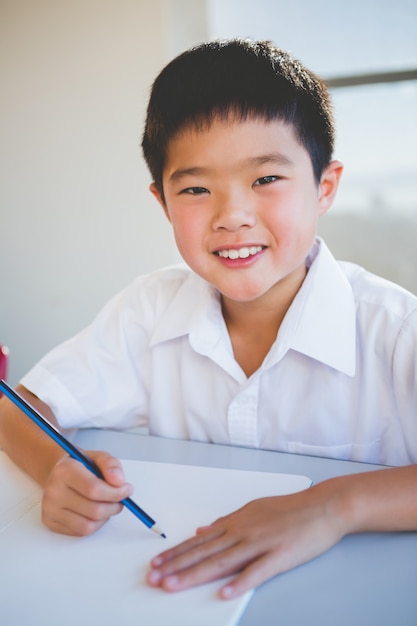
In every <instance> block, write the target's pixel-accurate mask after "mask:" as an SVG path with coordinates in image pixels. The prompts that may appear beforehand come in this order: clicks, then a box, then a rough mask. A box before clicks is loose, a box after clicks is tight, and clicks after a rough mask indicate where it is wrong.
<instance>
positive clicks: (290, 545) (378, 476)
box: [148, 465, 417, 598]
mask: <svg viewBox="0 0 417 626" xmlns="http://www.w3.org/2000/svg"><path fill="white" fill-rule="evenodd" d="M416 494H417V465H410V466H407V467H400V468H392V469H391V468H390V469H383V470H378V471H372V472H365V473H361V474H355V475H350V476H342V477H338V478H333V479H330V480H326V481H324V482H322V483H319V484H317V485H314V486H313V487H311V488H310V489H307V490H306V491H302V492H299V493H295V494H291V495H289V496H278V497H272V498H263V499H260V500H255V501H253V502H250V503H249V504H247V505H246V506H244V507H243V508H242V509H239V510H238V511H236V512H235V513H232V514H231V515H227V516H226V517H223V518H221V519H219V520H217V521H216V522H214V524H212V525H211V526H208V527H205V528H202V529H199V530H197V534H196V536H195V537H193V538H192V539H189V540H188V541H186V542H184V543H182V544H180V545H179V546H177V547H175V548H173V549H171V550H168V551H166V552H164V553H162V554H161V555H159V556H157V557H156V558H155V559H154V560H153V561H152V563H151V567H152V569H151V571H150V573H149V575H148V581H149V583H150V584H151V585H153V586H160V587H163V588H164V589H166V590H167V591H177V590H181V589H186V588H188V587H191V586H194V585H197V584H200V583H204V582H208V581H211V580H216V579H218V578H221V577H224V576H230V575H235V574H236V576H235V578H234V579H232V580H231V581H230V582H228V583H227V584H226V585H224V586H223V587H222V588H221V589H220V595H221V597H223V598H232V597H235V596H238V595H240V594H242V593H244V592H245V591H247V590H249V589H252V588H254V587H257V586H258V585H260V584H261V583H262V582H264V581H266V580H267V579H268V578H271V577H272V576H275V575H276V574H280V573H283V572H285V571H287V570H289V569H291V568H293V567H296V566H297V565H300V564H301V563H305V562H307V561H309V560H311V559H313V558H315V557H316V556H318V555H320V554H322V553H323V552H325V551H326V550H328V549H329V548H331V547H332V546H333V545H335V544H336V543H337V542H338V541H340V539H341V538H342V537H344V536H345V535H347V534H351V533H359V532H385V531H388V532H389V531H409V530H417V495H416Z"/></svg>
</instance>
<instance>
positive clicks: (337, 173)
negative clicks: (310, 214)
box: [319, 161, 343, 216]
mask: <svg viewBox="0 0 417 626" xmlns="http://www.w3.org/2000/svg"><path fill="white" fill-rule="evenodd" d="M342 172H343V163H341V162H340V161H331V162H330V163H329V165H328V166H327V167H326V169H325V170H324V172H323V174H322V177H321V179H320V184H319V215H320V216H321V215H324V214H325V213H327V211H328V210H329V209H330V207H331V206H332V204H333V201H334V199H335V196H336V192H337V188H338V186H339V180H340V177H341V175H342Z"/></svg>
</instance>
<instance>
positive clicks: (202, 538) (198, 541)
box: [151, 526, 224, 567]
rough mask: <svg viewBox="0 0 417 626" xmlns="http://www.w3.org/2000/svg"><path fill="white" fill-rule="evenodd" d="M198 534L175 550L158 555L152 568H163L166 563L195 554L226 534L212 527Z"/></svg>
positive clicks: (153, 560) (153, 561) (152, 562)
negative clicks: (185, 555)
mask: <svg viewBox="0 0 417 626" xmlns="http://www.w3.org/2000/svg"><path fill="white" fill-rule="evenodd" d="M197 532H198V534H197V535H195V536H194V537H191V539H187V540H186V541H183V542H182V543H180V544H178V545H177V546H175V547H174V548H170V549H169V550H165V551H164V552H161V553H160V554H158V555H157V556H156V557H155V558H154V559H152V561H151V566H153V567H161V566H162V565H163V564H164V563H168V562H169V561H172V560H173V559H177V558H179V557H181V556H182V555H184V554H190V553H193V551H197V549H198V548H200V547H204V546H207V544H208V543H209V542H210V541H213V540H216V539H218V538H220V537H221V536H222V535H223V534H224V531H223V530H222V529H220V528H219V529H215V530H213V529H212V527H210V526H207V527H205V529H204V531H203V530H202V529H198V530H197Z"/></svg>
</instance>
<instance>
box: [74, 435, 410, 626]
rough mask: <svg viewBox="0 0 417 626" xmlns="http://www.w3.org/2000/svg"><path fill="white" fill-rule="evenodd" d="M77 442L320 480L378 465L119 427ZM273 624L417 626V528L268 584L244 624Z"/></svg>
mask: <svg viewBox="0 0 417 626" xmlns="http://www.w3.org/2000/svg"><path fill="white" fill-rule="evenodd" d="M76 443H77V444H78V445H80V446H82V447H83V448H85V449H103V450H107V451H109V452H111V453H112V454H114V455H115V456H118V457H121V458H131V459H143V460H148V461H162V462H167V463H182V464H190V465H205V466H210V467H227V468H235V469H249V470H256V471H268V472H282V473H289V474H291V473H293V474H304V475H307V476H309V477H310V478H311V479H312V480H313V481H314V482H320V481H321V480H324V479H326V478H330V477H332V476H340V475H343V474H351V473H358V472H363V471H366V470H372V469H376V468H377V466H372V465H363V464H359V463H351V462H346V461H333V460H329V459H320V458H315V457H303V456H300V455H289V454H283V453H277V452H266V451H260V450H250V449H244V448H235V447H233V448H231V447H228V446H218V445H214V444H201V443H194V442H189V441H175V440H170V439H161V438H156V437H149V436H142V435H137V434H127V433H120V432H112V431H98V430H85V431H79V432H78V433H77V436H76ZM416 497H417V494H416ZM273 624H277V625H278V624H279V625H280V626H362V625H363V626H365V625H366V626H394V625H395V626H417V533H402V534H394V533H393V534H384V535H382V534H381V535H378V534H366V535H365V534H364V535H356V536H350V537H345V538H344V539H343V540H342V541H341V542H340V543H339V544H338V545H337V546H335V547H334V548H333V549H332V550H330V551H329V552H327V553H326V554H324V555H322V556H321V557H319V558H317V559H315V560H314V561H312V562H310V563H306V564H305V565H302V566H301V567H298V568H297V569H295V570H292V571H291V572H288V573H286V574H283V575H281V576H278V577H276V578H274V579H272V580H270V581H269V582H267V583H266V584H264V585H262V587H260V588H259V589H258V590H257V591H256V593H255V595H254V596H253V599H252V600H251V602H250V604H249V606H248V608H247V610H246V611H245V613H244V615H243V617H242V619H241V621H240V622H239V626H270V625H273ZM213 626H215V625H213Z"/></svg>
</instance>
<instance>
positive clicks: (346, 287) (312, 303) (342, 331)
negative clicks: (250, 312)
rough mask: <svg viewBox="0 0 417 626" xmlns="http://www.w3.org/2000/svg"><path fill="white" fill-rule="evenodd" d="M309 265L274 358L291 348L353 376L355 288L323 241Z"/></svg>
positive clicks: (307, 261)
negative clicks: (353, 288)
mask: <svg viewBox="0 0 417 626" xmlns="http://www.w3.org/2000/svg"><path fill="white" fill-rule="evenodd" d="M306 263H307V267H308V273H307V276H306V278H305V280H304V283H303V284H302V286H301V289H300V290H299V292H298V293H297V295H296V297H295V298H294V301H293V303H292V304H291V307H290V308H289V310H288V312H287V315H286V316H285V318H284V321H283V323H282V325H281V328H280V331H279V333H278V339H277V342H276V347H275V358H276V356H277V354H278V355H280V357H282V355H283V353H285V352H286V351H287V350H288V349H292V350H296V351H297V352H300V353H302V354H305V355H306V356H309V357H311V358H313V359H315V360H317V361H320V362H321V363H324V364H326V365H328V366H330V367H332V368H334V369H336V370H338V371H340V372H343V373H345V374H347V375H348V376H353V375H354V373H355V366H356V311H355V302H354V297H353V292H352V287H351V285H350V284H349V282H348V280H347V278H346V276H345V275H344V274H343V272H342V270H341V268H340V266H339V264H338V263H337V261H336V260H335V259H334V257H333V256H332V254H331V253H330V251H329V249H328V248H327V246H326V244H325V243H324V241H322V240H321V239H320V238H317V240H316V242H315V244H314V246H313V248H312V250H311V253H310V255H309V256H308V258H307V260H306ZM272 352H273V351H271V356H272ZM280 357H279V358H280Z"/></svg>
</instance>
